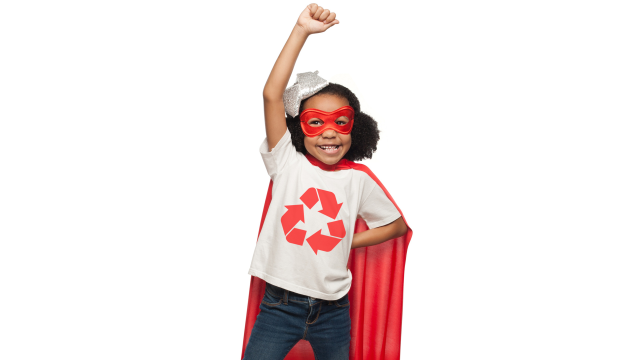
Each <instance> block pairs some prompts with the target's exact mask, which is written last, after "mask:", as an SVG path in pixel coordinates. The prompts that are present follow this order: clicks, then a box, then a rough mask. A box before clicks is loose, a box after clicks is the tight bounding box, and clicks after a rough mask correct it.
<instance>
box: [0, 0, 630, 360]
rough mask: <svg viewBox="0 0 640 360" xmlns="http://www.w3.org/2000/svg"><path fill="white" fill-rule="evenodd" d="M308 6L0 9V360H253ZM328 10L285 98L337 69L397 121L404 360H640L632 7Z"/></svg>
mask: <svg viewBox="0 0 640 360" xmlns="http://www.w3.org/2000/svg"><path fill="white" fill-rule="evenodd" d="M307 4H308V2H302V1H278V2H264V1H261V2H258V1H254V2H246V1H244V2H224V3H222V2H212V1H161V2H158V1H141V0H129V1H92V2H86V1H56V2H50V1H20V2H16V1H14V2H9V1H4V2H2V5H1V6H0V120H1V122H0V240H1V241H0V358H2V359H6V360H17V359H65V360H71V359H83V360H84V359H136V360H138V359H239V358H240V353H241V349H242V340H243V329H244V324H245V316H246V307H247V296H248V291H249V280H250V276H249V275H248V274H247V271H248V268H249V264H250V261H251V257H252V254H253V249H254V246H255V241H256V238H257V235H258V225H259V221H260V215H261V212H262V206H263V203H264V198H265V195H266V191H267V186H268V183H269V177H268V175H267V173H266V170H265V168H264V165H263V163H262V161H261V158H260V156H259V153H258V147H259V145H260V143H261V142H262V140H263V139H264V136H265V135H264V119H263V108H262V97H261V94H262V89H263V86H264V84H265V82H266V80H267V77H268V75H269V72H270V71H271V68H272V66H273V64H274V62H275V60H276V58H277V56H278V54H279V53H280V50H281V49H282V47H283V45H284V43H285V41H286V40H287V37H288V36H289V34H290V31H291V29H292V28H293V26H294V24H295V22H296V19H297V18H298V16H299V14H300V12H301V11H302V10H303V9H304V7H305V6H306V5H307ZM318 4H320V5H321V6H323V7H325V8H329V9H330V10H332V11H335V12H336V13H337V18H338V19H339V20H340V22H341V23H340V24H339V25H336V26H334V27H332V28H330V29H329V30H328V31H327V32H325V33H323V34H317V35H312V36H311V37H310V38H309V39H308V40H307V43H306V45H305V47H304V48H303V50H302V53H301V55H300V57H299V59H298V62H297V64H296V67H295V69H294V74H293V76H292V79H291V81H290V84H291V83H293V80H294V78H295V74H296V73H298V72H305V71H315V70H319V75H320V76H323V77H325V78H326V79H332V78H333V79H343V80H344V79H346V80H344V81H350V83H351V84H352V85H353V86H355V87H356V88H357V92H356V95H358V97H359V98H360V100H361V103H362V108H363V111H365V112H367V113H369V114H371V115H372V116H373V117H374V118H375V119H376V120H377V121H378V123H379V127H380V129H381V130H382V132H381V141H380V143H379V146H378V151H377V152H376V153H375V156H374V159H373V160H370V161H366V162H365V163H366V164H367V165H368V166H370V167H371V169H372V170H373V171H374V172H375V173H376V174H377V175H378V177H379V178H380V179H381V181H382V182H383V183H384V184H385V186H386V187H387V189H388V190H389V191H390V193H391V194H392V195H393V197H394V199H395V200H396V202H397V203H398V205H399V206H400V208H401V209H402V210H403V212H404V214H405V216H406V219H407V221H408V223H409V225H411V227H412V228H413V229H414V237H413V240H412V242H411V245H410V246H409V253H408V257H407V263H406V277H405V284H404V285H405V287H404V289H405V297H404V317H403V336H402V358H403V359H407V360H412V359H433V360H454V359H464V360H468V359H492V360H497V359H505V360H507V359H508V360H512V359H518V360H520V359H536V360H537V359H562V360H564V359H616V360H623V359H638V358H640V345H639V343H638V339H640V327H638V324H639V323H640V307H639V306H638V304H640V288H639V286H638V285H639V281H640V261H638V259H639V257H640V187H639V186H638V184H640V142H639V140H638V139H640V85H639V84H640V66H638V64H640V48H639V46H638V45H639V44H640V22H638V17H639V15H640V9H639V6H638V4H637V2H634V1H615V0H614V1H565V0H554V1H544V0H543V1H517V2H514V1H485V2H478V1H447V2H443V1H437V2H436V1H427V2H417V1H394V2H389V3H385V4H382V3H380V4H378V3H375V2H364V1H330V2H327V3H323V2H319V3H318ZM354 90H355V89H354Z"/></svg>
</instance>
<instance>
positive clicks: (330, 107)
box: [300, 94, 351, 165]
mask: <svg viewBox="0 0 640 360" xmlns="http://www.w3.org/2000/svg"><path fill="white" fill-rule="evenodd" d="M347 105H349V101H347V99H345V98H343V97H340V96H335V95H328V94H320V95H314V96H312V97H310V98H309V99H307V101H305V103H304V105H303V108H302V109H301V110H300V112H302V111H304V110H306V109H310V108H313V109H319V110H322V111H327V112H331V111H334V110H336V109H339V108H341V107H343V106H347ZM327 146H328V147H327ZM335 146H338V148H337V149H335ZM304 147H305V148H306V149H307V152H308V153H309V154H311V155H313V157H314V158H316V159H318V160H320V161H322V162H323V163H325V164H327V165H333V164H335V163H337V162H338V161H340V159H342V157H343V156H344V155H345V154H346V153H347V151H349V148H350V147H351V134H346V135H345V134H340V133H338V132H336V131H335V130H332V129H329V130H327V131H325V132H324V133H322V134H320V135H318V136H316V137H308V136H305V137H304ZM323 147H325V148H324V149H323Z"/></svg>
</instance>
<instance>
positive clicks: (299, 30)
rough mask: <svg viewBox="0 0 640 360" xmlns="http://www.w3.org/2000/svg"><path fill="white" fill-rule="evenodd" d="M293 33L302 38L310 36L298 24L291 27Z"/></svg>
mask: <svg viewBox="0 0 640 360" xmlns="http://www.w3.org/2000/svg"><path fill="white" fill-rule="evenodd" d="M293 33H294V34H296V35H299V36H303V37H308V36H309V35H311V34H309V32H307V30H305V29H304V28H303V27H302V26H300V25H299V24H296V25H295V26H294V27H293Z"/></svg>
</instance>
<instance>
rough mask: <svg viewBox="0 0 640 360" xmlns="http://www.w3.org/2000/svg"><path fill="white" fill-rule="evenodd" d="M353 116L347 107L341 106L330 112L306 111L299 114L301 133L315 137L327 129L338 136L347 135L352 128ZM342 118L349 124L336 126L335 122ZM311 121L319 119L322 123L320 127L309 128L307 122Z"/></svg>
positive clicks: (350, 109) (351, 110) (353, 113)
mask: <svg viewBox="0 0 640 360" xmlns="http://www.w3.org/2000/svg"><path fill="white" fill-rule="evenodd" d="M354 115H355V112H354V110H353V108H352V107H351V106H349V105H347V106H343V107H341V108H339V109H336V110H334V111H332V112H326V111H322V110H319V109H307V110H305V111H303V112H302V114H300V126H301V127H302V132H303V133H304V134H305V135H307V136H309V137H316V136H318V135H320V134H322V133H323V132H325V131H327V130H329V129H333V130H335V131H337V132H339V133H340V134H348V133H350V132H351V129H352V128H353V116H354ZM342 116H346V117H347V118H348V119H349V122H348V123H346V124H344V125H338V124H336V120H338V118H340V117H342ZM313 119H320V120H322V121H323V122H324V123H323V124H322V125H321V126H311V125H309V121H311V120H313Z"/></svg>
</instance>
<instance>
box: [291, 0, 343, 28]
mask: <svg viewBox="0 0 640 360" xmlns="http://www.w3.org/2000/svg"><path fill="white" fill-rule="evenodd" d="M339 23H340V21H338V20H337V19H336V13H334V12H331V11H329V9H323V8H322V7H321V6H318V4H315V3H313V4H309V5H308V6H307V7H306V8H305V9H304V10H303V11H302V14H300V17H299V18H298V22H297V23H296V25H298V26H300V27H301V28H302V29H303V30H304V31H305V33H307V34H309V35H311V34H317V33H321V32H324V31H325V30H327V29H328V28H330V27H332V26H333V25H335V24H339Z"/></svg>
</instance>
